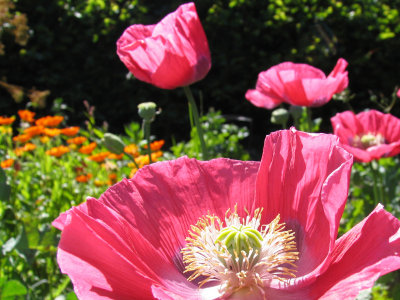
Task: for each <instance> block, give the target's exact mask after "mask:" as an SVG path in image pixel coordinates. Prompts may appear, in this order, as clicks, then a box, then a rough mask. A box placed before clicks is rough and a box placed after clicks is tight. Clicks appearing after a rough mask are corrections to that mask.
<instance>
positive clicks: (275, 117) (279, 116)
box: [271, 108, 289, 126]
mask: <svg viewBox="0 0 400 300" xmlns="http://www.w3.org/2000/svg"><path fill="white" fill-rule="evenodd" d="M288 118H289V113H288V111H287V110H286V109H284V108H277V109H275V110H274V111H273V112H272V115H271V122H272V123H274V124H281V125H283V126H285V125H286V123H287V121H288Z"/></svg>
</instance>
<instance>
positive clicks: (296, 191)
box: [256, 130, 352, 288]
mask: <svg viewBox="0 0 400 300" xmlns="http://www.w3.org/2000/svg"><path fill="white" fill-rule="evenodd" d="M351 166H352V157H351V155H350V154H349V153H347V152H346V151H344V150H343V149H342V148H340V147H338V139H337V138H336V137H334V136H332V135H325V134H307V133H304V132H299V131H296V130H289V131H278V132H274V133H272V134H271V135H269V136H267V137H266V139H265V144H264V152H263V156H262V160H261V165H260V171H259V173H258V177H257V184H256V202H257V203H256V206H258V207H264V212H265V219H264V220H263V223H269V222H270V221H271V220H272V219H273V218H274V217H275V216H276V215H277V214H280V215H281V218H282V221H284V222H285V223H286V224H287V226H288V227H289V228H291V229H293V230H294V231H295V233H296V240H297V246H298V250H299V252H300V260H299V262H298V264H297V265H298V278H297V279H296V280H295V282H294V284H293V285H291V288H294V287H298V286H299V285H303V284H308V283H309V282H310V281H312V280H314V279H315V278H316V277H317V276H318V275H319V274H320V273H321V272H323V271H324V270H325V269H326V268H327V266H328V263H329V253H330V252H331V251H332V249H333V245H334V241H335V238H336V235H337V230H338V225H339V221H340V218H341V215H342V212H343V208H344V205H345V202H346V199H347V193H348V186H349V176H350V170H351Z"/></svg>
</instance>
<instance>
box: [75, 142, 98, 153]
mask: <svg viewBox="0 0 400 300" xmlns="http://www.w3.org/2000/svg"><path fill="white" fill-rule="evenodd" d="M96 147H97V144H96V143H95V142H92V143H90V144H89V145H86V146H82V147H81V148H79V150H78V151H79V152H80V153H82V154H90V153H92V152H93V150H94V149H95V148H96Z"/></svg>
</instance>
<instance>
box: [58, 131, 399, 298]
mask: <svg viewBox="0 0 400 300" xmlns="http://www.w3.org/2000/svg"><path fill="white" fill-rule="evenodd" d="M338 144H339V141H338V139H337V137H335V136H333V135H326V134H308V133H304V132H299V131H295V130H285V131H278V132H275V133H272V134H271V135H269V136H267V137H266V139H265V145H264V152H263V156H262V160H261V163H259V162H249V161H235V160H230V159H224V158H219V159H214V160H211V161H197V160H195V159H189V158H187V157H183V158H179V159H177V160H174V161H167V162H159V163H155V164H152V165H150V166H147V167H145V168H143V169H141V170H139V171H138V173H137V174H136V176H135V177H134V178H133V179H131V180H123V181H121V182H120V183H118V184H116V185H114V186H112V187H111V188H109V189H108V190H107V191H106V192H105V193H104V194H103V195H102V196H101V197H100V198H99V199H98V200H96V199H94V198H89V199H88V200H87V201H86V202H85V203H83V204H81V205H80V206H78V207H73V208H71V209H70V210H69V211H67V212H66V213H63V214H61V215H60V216H59V217H58V218H57V219H56V220H55V221H54V222H53V225H54V226H55V227H57V228H59V229H60V230H62V234H61V240H60V243H59V247H58V255H57V259H58V263H59V265H60V268H61V271H62V272H63V273H66V274H68V275H69V276H70V278H71V280H72V282H73V285H74V289H75V292H76V294H77V295H78V297H79V298H81V299H119V300H123V299H171V300H172V299H173V300H176V299H263V298H267V299H317V298H322V299H353V298H355V297H356V296H357V294H358V293H359V291H360V290H362V289H366V288H369V287H371V286H372V285H373V284H374V281H375V280H376V279H377V278H378V277H379V276H381V275H384V274H386V273H388V272H391V271H393V270H396V269H398V268H400V256H399V253H400V235H399V232H400V231H399V228H400V222H399V221H398V220H397V219H396V218H395V217H393V216H392V215H391V214H389V213H388V212H386V211H385V210H384V209H383V207H382V206H381V205H379V206H378V207H377V208H376V209H375V210H374V211H373V212H372V213H371V214H370V215H369V216H368V217H367V218H365V219H364V221H362V222H361V223H360V224H358V225H357V226H355V227H354V228H353V229H351V230H350V231H349V232H348V233H347V234H346V235H344V236H342V237H341V238H339V239H338V240H336V236H337V232H338V226H339V221H340V218H341V215H342V213H343V209H344V206H345V202H346V198H347V193H348V188H349V177H350V170H351V166H352V156H351V155H350V154H349V153H348V152H346V151H345V150H344V149H343V148H341V147H339V146H338ZM258 208H261V209H263V211H262V212H261V210H260V209H258ZM228 210H230V212H229V213H227V211H228ZM239 216H240V217H243V219H242V218H240V217H239ZM279 218H280V220H279ZM219 221H221V223H219ZM225 222H226V223H225ZM283 222H284V223H285V224H286V225H285V224H284V223H283ZM225 225H227V227H226V228H219V226H221V227H224V226H225ZM228 225H229V227H228ZM260 225H262V226H260ZM284 226H285V227H284ZM218 229H221V230H218ZM237 230H239V231H237ZM240 230H242V231H240ZM216 235H218V236H217V238H216V239H213V238H212V237H216ZM260 236H262V237H260ZM232 241H235V242H234V243H232ZM238 249H239V250H241V251H239V252H238V251H237V250H238ZM237 253H239V254H237ZM182 255H183V257H182ZM234 258H236V259H234ZM185 268H187V269H188V270H190V269H192V270H193V271H194V272H195V273H190V272H184V270H185ZM196 272H197V273H198V274H199V275H200V278H198V280H193V281H189V280H188V279H187V278H188V277H189V276H190V277H193V276H194V275H196ZM293 274H295V275H296V277H295V278H289V276H291V275H293ZM207 278H208V279H209V281H208V282H207V283H206V284H204V285H203V286H201V287H199V281H202V280H204V279H205V280H206V281H207Z"/></svg>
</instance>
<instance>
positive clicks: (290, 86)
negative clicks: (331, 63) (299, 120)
mask: <svg viewBox="0 0 400 300" xmlns="http://www.w3.org/2000/svg"><path fill="white" fill-rule="evenodd" d="M346 67H347V61H346V60H344V59H343V58H340V59H339V60H338V61H337V63H336V66H335V68H334V69H333V71H332V72H331V73H330V74H329V76H328V77H326V76H325V74H324V72H322V71H321V70H320V69H317V68H314V67H312V66H310V65H307V64H295V63H292V62H284V63H281V64H279V65H276V66H273V67H272V68H269V69H268V70H267V71H264V72H261V73H260V74H259V75H258V80H257V84H256V89H254V90H248V91H247V93H246V99H247V100H249V101H250V102H251V103H253V104H254V105H255V106H258V107H263V108H267V109H272V108H274V107H276V106H278V105H279V104H281V103H282V102H286V103H289V104H291V105H297V106H321V105H324V104H325V103H327V102H328V101H329V100H331V98H332V96H333V95H334V94H336V93H340V92H342V91H343V90H344V89H345V88H346V87H347V85H348V82H349V80H348V78H347V71H345V70H346Z"/></svg>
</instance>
